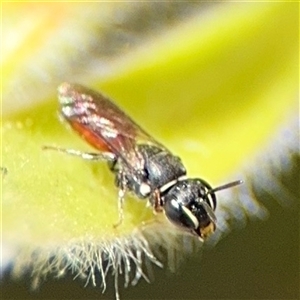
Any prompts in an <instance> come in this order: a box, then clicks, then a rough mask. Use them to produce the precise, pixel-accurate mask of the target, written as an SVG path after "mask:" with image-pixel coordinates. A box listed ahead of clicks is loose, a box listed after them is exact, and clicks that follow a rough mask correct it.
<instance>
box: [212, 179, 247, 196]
mask: <svg viewBox="0 0 300 300" xmlns="http://www.w3.org/2000/svg"><path fill="white" fill-rule="evenodd" d="M242 183H244V181H243V180H236V181H232V182H229V183H226V184H224V185H220V186H218V187H216V188H214V189H211V190H209V191H208V192H207V194H211V193H215V192H218V191H221V190H225V189H229V188H232V187H234V186H236V185H240V184H242Z"/></svg>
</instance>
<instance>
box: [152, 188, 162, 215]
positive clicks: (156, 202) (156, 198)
mask: <svg viewBox="0 0 300 300" xmlns="http://www.w3.org/2000/svg"><path fill="white" fill-rule="evenodd" d="M152 197H153V200H152V201H153V211H154V213H159V212H162V211H163V208H162V200H161V197H160V191H159V190H155V191H154V192H153V195H152Z"/></svg>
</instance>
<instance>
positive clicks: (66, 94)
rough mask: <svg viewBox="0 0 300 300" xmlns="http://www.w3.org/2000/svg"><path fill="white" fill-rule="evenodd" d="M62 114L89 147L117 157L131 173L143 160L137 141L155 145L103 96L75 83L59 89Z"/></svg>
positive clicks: (64, 85) (148, 136) (139, 167)
mask: <svg viewBox="0 0 300 300" xmlns="http://www.w3.org/2000/svg"><path fill="white" fill-rule="evenodd" d="M58 96H59V101H60V104H61V112H62V115H63V116H64V118H65V119H66V120H67V121H68V122H69V123H70V125H71V126H72V127H73V129H74V130H75V131H77V132H78V133H79V134H80V135H81V136H82V137H83V138H84V139H85V140H86V141H87V142H88V143H89V144H90V145H92V146H93V147H95V148H96V149H98V150H100V151H109V152H112V153H114V154H115V155H116V156H117V157H120V158H121V159H122V160H123V161H124V162H125V164H126V165H127V166H128V167H130V168H132V169H133V170H141V169H143V167H144V160H143V157H142V156H141V154H140V153H139V152H138V151H137V148H136V146H137V142H138V141H144V142H145V143H151V144H154V145H158V146H159V147H160V148H164V147H163V146H162V145H161V144H159V143H158V142H156V141H155V140H154V139H153V138H152V137H151V136H150V135H149V134H148V133H146V132H145V131H144V130H143V129H142V128H140V127H139V126H138V125H137V124H136V123H135V122H134V121H133V120H132V119H131V118H130V117H128V116H127V115H126V114H125V113H124V112H123V111H122V110H121V109H120V108H118V107H117V106H116V105H115V104H114V103H113V102H111V101H110V100H109V99H108V98H106V97H104V96H103V95H102V94H100V93H98V92H95V91H93V90H90V89H88V88H86V87H83V86H81V85H78V84H70V83H63V84H62V85H61V86H60V87H59V88H58Z"/></svg>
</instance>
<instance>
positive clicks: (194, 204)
mask: <svg viewBox="0 0 300 300" xmlns="http://www.w3.org/2000/svg"><path fill="white" fill-rule="evenodd" d="M240 183H241V181H235V182H231V183H229V184H226V185H224V186H220V187H217V188H215V189H212V188H211V186H210V185H209V184H208V183H207V182H205V181H204V180H202V179H185V180H181V181H178V182H177V183H176V184H175V185H174V186H173V187H172V188H171V189H170V190H169V191H167V192H166V194H165V195H164V196H163V201H164V210H165V215H166V217H167V218H168V219H169V220H170V221H171V222H172V223H173V224H175V225H176V226H178V227H179V228H181V229H183V230H186V231H189V232H191V233H192V234H194V235H197V236H198V237H199V238H200V240H203V239H205V238H206V237H208V236H209V235H211V234H212V233H213V232H214V231H215V229H216V221H217V220H216V216H215V213H214V211H215V209H216V206H217V200H216V195H215V192H216V191H219V190H221V189H225V188H229V187H232V186H234V185H237V184H240Z"/></svg>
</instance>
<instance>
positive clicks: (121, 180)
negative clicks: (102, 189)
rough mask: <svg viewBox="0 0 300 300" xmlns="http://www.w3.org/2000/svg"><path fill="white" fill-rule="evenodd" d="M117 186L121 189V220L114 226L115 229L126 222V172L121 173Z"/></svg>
mask: <svg viewBox="0 0 300 300" xmlns="http://www.w3.org/2000/svg"><path fill="white" fill-rule="evenodd" d="M116 185H117V186H118V187H119V192H118V212H119V220H118V222H117V223H116V224H114V225H113V226H114V228H117V227H118V226H120V225H121V224H122V222H123V220H124V209H123V206H124V199H125V194H126V190H127V179H126V176H125V174H124V172H122V171H119V173H118V174H117V176H116Z"/></svg>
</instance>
